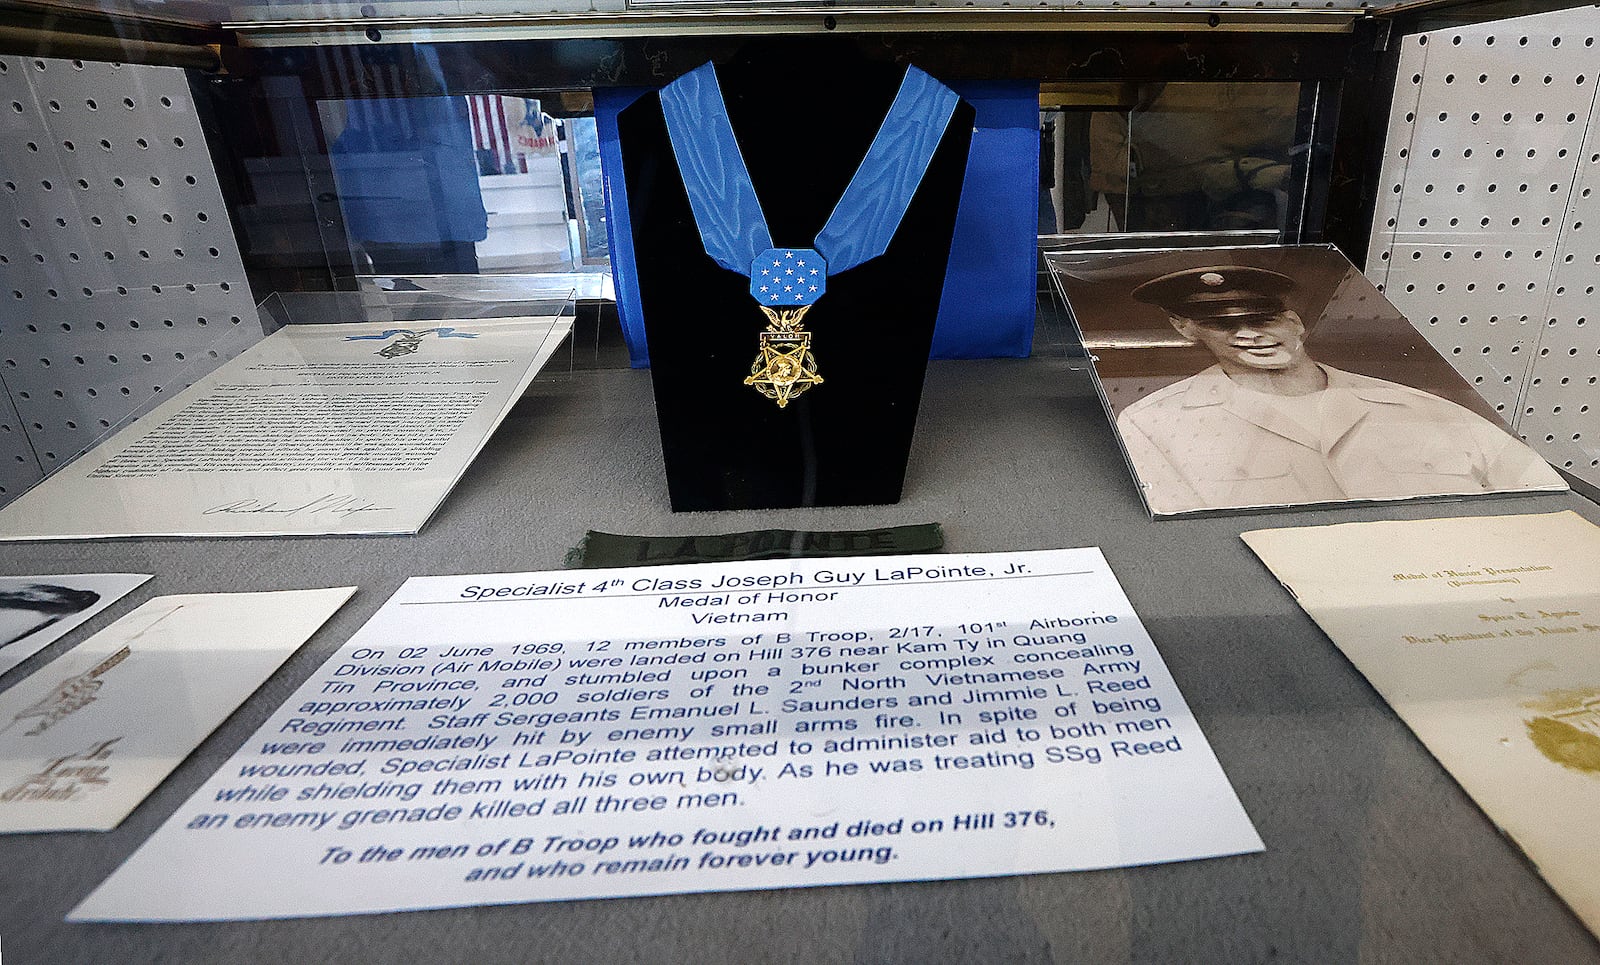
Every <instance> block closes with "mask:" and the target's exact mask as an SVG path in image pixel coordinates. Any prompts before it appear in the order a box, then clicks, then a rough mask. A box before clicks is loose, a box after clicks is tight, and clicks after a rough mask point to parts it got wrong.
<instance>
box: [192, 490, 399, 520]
mask: <svg viewBox="0 0 1600 965" xmlns="http://www.w3.org/2000/svg"><path fill="white" fill-rule="evenodd" d="M393 508H394V507H393V506H380V505H378V504H377V503H375V502H372V501H370V500H366V499H362V498H361V497H359V496H341V495H339V494H338V493H326V494H324V495H321V496H318V497H317V498H316V499H313V500H311V501H310V502H308V503H303V504H301V505H299V506H283V505H280V504H279V502H278V500H276V499H274V500H268V501H262V500H259V499H235V500H233V501H231V502H226V503H221V504H219V505H216V506H212V507H210V508H208V509H204V510H202V511H201V513H200V515H202V516H214V515H216V514H218V513H225V514H229V515H242V516H249V515H255V514H258V513H264V514H268V515H272V516H282V517H284V518H285V519H289V518H291V517H294V516H298V515H300V514H302V513H304V514H305V515H307V516H314V515H316V514H318V513H331V514H332V515H334V516H337V517H339V518H340V519H348V518H349V517H351V516H354V515H356V514H357V513H382V512H388V511H390V510H392V509H393Z"/></svg>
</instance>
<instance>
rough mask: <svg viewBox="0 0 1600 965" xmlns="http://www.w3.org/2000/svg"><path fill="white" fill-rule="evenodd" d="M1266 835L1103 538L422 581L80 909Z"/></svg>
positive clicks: (315, 908) (756, 872)
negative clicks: (1058, 545) (992, 549)
mask: <svg viewBox="0 0 1600 965" xmlns="http://www.w3.org/2000/svg"><path fill="white" fill-rule="evenodd" d="M1260 848H1261V840H1260V839H1259V838H1258V837H1257V836H1256V832H1255V830H1254V828H1252V826H1251V824H1250V820H1249V818H1247V817H1246V816H1245V813H1244V810H1243V808H1242V807H1240V805H1239V801H1238V799H1237V798H1236V797H1235V796H1234V793H1233V789H1232V788H1231V787H1230V786H1229V784H1228V780H1227V778H1226V777H1225V776H1224V775H1223V773H1222V770H1221V768H1220V767H1219V766H1218V765H1217V760H1216V758H1215V757H1214V756H1213V755H1212V753H1211V749H1210V747H1209V746H1208V745H1207V744H1206V739H1205V736H1204V735H1203V734H1201V732H1200V728H1199V727H1198V726H1197V725H1196V723H1195V720H1194V718H1193V716H1191V714H1190V713H1189V709H1188V707H1187V706H1186V705H1185V704H1184V700H1183V695H1182V694H1180V693H1179V692H1178V688H1177V686H1176V685H1175V684H1174V683H1173V680H1172V677H1171V676H1170V675H1169V674H1168V673H1167V668H1166V666H1165V665H1164V664H1163V663H1162V661H1161V655H1160V654H1158V653H1157V652H1156V649H1155V646H1154V645H1153V644H1152V643H1151V642H1150V638H1149V636H1148V635H1146V633H1145V631H1144V628H1143V626H1141V625H1140V623H1139V618H1138V616H1137V615H1136V614H1135V613H1134V612H1133V608H1132V607H1131V606H1129V604H1128V600H1127V598H1126V597H1125V596H1123V593H1122V589H1121V587H1119V586H1118V585H1117V580H1116V578H1115V577H1114V576H1113V575H1112V574H1111V571H1110V569H1109V568H1108V567H1107V566H1106V562H1105V559H1104V558H1103V557H1102V556H1101V555H1100V552H1099V551H1098V550H1093V549H1083V550H1055V551H1048V552H1033V553H999V554H986V555H965V556H959V555H952V556H916V557H912V556H902V557H876V558H872V559H849V558H845V559H831V560H793V561H789V560H777V561H766V562H748V563H708V564H701V565H680V566H661V567H648V568H636V569H615V570H570V571H565V572H560V573H518V574H498V575H492V576H451V577H427V578H418V579H412V580H410V581H408V582H407V583H406V584H405V586H404V587H402V588H401V589H400V591H399V592H398V593H397V594H395V596H394V597H393V598H392V599H390V600H389V601H388V602H387V603H386V604H384V606H383V608H382V609H381V610H379V611H378V613H377V614H376V615H375V616H374V617H373V618H372V620H371V621H370V622H369V623H368V624H367V625H366V626H365V627H363V628H362V629H361V630H360V632H358V633H357V634H356V635H355V637H354V638H352V639H351V640H350V642H349V643H348V644H346V645H345V647H344V648H343V649H341V650H340V651H339V652H338V653H336V654H335V655H334V656H333V657H332V658H330V659H329V660H328V662H327V663H326V664H325V665H324V666H323V668H322V670H321V671H320V672H318V673H316V674H314V675H313V676H312V677H311V678H310V679H309V680H307V681H306V683H305V685H304V686H303V687H301V688H300V690H299V692H298V693H296V694H294V695H293V696H292V697H290V698H289V700H288V701H287V702H286V703H285V704H284V705H283V707H282V708H280V709H279V711H278V712H277V713H276V714H274V715H273V716H272V717H271V719H269V720H268V721H267V723H266V724H265V725H263V726H262V728H261V730H260V731H259V732H258V733H257V734H256V736H255V737H254V738H252V739H251V740H250V741H249V742H248V743H247V744H246V746H245V747H244V748H243V749H242V750H240V752H239V753H238V754H237V755H235V756H234V758H233V759H232V760H230V761H229V762H228V763H227V764H225V765H223V766H222V768H221V769H220V770H218V772H217V773H216V775H215V776H214V777H213V778H212V779H211V781H209V782H208V783H207V784H205V785H204V786H203V787H202V788H201V789H200V790H199V791H198V792H196V793H195V795H194V797H193V798H191V799H190V800H189V802H188V803H187V804H185V805H184V806H183V807H181V808H179V809H178V811H177V812H176V813H175V814H174V815H173V816H172V818H171V819H169V820H168V821H167V823H166V824H165V825H163V826H162V827H161V828H160V829H159V830H158V831H157V832H156V833H155V834H154V835H152V836H151V838H150V840H149V841H147V842H146V843H145V844H144V846H143V847H141V848H140V849H139V851H137V852H136V853H135V854H134V855H133V856H132V857H131V858H129V859H128V861H127V862H126V863H125V864H124V865H123V866H122V867H121V868H120V869H118V871H117V872H116V873H115V874H114V875H112V877H111V878H110V879H108V880H107V881H106V882H105V884H103V885H101V886H100V888H99V889H98V890H96V891H95V892H94V893H93V894H92V895H90V896H89V898H88V899H86V900H85V901H84V903H83V904H82V905H81V906H80V907H78V908H77V909H76V910H74V912H73V914H72V917H73V918H74V919H76V920H81V921H89V920H107V921H111V920H131V921H192V920H215V919H233V918H274V917H292V916H310V915H336V914H352V913H361V912H383V911H397V910H403V909H413V908H443V907H453V906H461V905H485V904H505V903H511V902H524V901H551V900H557V899H566V898H604V897H615V896H623V895H658V894H672V893H680V892H696V891H736V890H744V889H753V888H785V887H803V886H809V885H832V884H847V883H858V882H869V881H915V880H924V879H934V878H963V877H979V876H986V875H1007V874H1025V873H1029V872H1042V871H1066V870H1075V869H1082V868H1105V867H1113V866H1120V865H1135V864H1145V863H1150V862H1158V861H1180V860H1185V859H1189V858H1208V857H1213V856H1217V855H1231V854H1239V853H1242V852H1248V851H1257V850H1260Z"/></svg>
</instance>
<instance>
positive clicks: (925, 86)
mask: <svg viewBox="0 0 1600 965" xmlns="http://www.w3.org/2000/svg"><path fill="white" fill-rule="evenodd" d="M957 100H958V99H957V97H956V94H955V92H954V91H952V90H950V88H948V87H946V86H944V85H943V84H941V83H939V82H938V81H936V80H934V79H933V78H932V77H929V76H928V75H927V74H926V73H924V72H922V71H921V70H918V69H917V68H916V67H907V68H906V75H905V79H904V80H902V81H901V83H900V90H899V91H898V92H897V93H896V94H895V98H894V103H893V104H892V105H890V107H889V113H888V114H887V115H885V116H884V119H883V124H882V126H880V127H879V128H878V133H877V135H876V136H874V137H873V139H872V144H871V146H869V147H868V148H867V153H866V156H865V157H863V158H862V159H861V165H860V166H859V167H858V168H857V169H856V172H855V174H854V175H853V176H852V177H851V179H850V183H849V185H848V186H846V188H845V190H844V194H843V195H841V196H840V198H839V202H838V204H836V205H835V206H834V209H833V213H832V214H830V215H829V216H828V221H827V223H826V224H824V225H823V227H822V230H821V231H820V232H818V234H817V237H816V240H815V241H813V242H812V243H811V247H810V248H774V247H773V244H772V235H771V232H770V231H769V230H768V228H767V219H766V216H765V215H764V214H763V213H762V211H761V201H760V199H758V198H757V197H756V189H755V185H754V184H752V183H751V181H750V172H749V170H748V169H747V168H746V167H745V163H744V155H743V154H742V153H741V152H740V150H739V143H738V141H737V140H736V139H735V138H734V134H733V125H732V123H731V122H730V121H729V120H728V108H727V105H726V104H725V103H724V102H723V99H722V88H721V87H720V86H719V85H718V83H717V73H716V69H715V68H714V67H713V66H712V65H711V64H710V63H706V64H703V65H701V66H700V67H697V68H695V69H694V70H692V71H690V72H689V73H687V74H684V75H683V76H682V77H679V78H678V79H677V80H675V81H673V82H672V83H671V84H668V85H667V86H666V87H664V88H662V90H661V112H662V114H663V116H664V117H665V118H666V122H667V135H668V137H669V138H670V140H671V141H672V152H673V154H674V155H675V156H676V157H677V160H678V171H679V173H680V174H681V176H682V178H683V186H684V189H685V190H686V191H687V193H688V195H689V207H690V209H691V210H692V211H693V213H694V221H695V226H696V227H697V228H699V230H700V239H701V241H702V242H703V243H704V245H705V249H706V254H708V255H710V256H711V258H712V260H714V261H715V262H716V263H717V264H719V265H721V266H722V267H724V268H726V269H728V270H729V271H736V272H738V273H739V274H741V275H745V276H748V277H749V278H750V293H751V295H752V296H754V297H755V298H756V300H757V301H759V302H761V303H762V304H772V305H785V306H792V305H809V304H811V303H812V302H814V301H815V300H816V299H817V298H820V297H821V296H822V293H823V290H825V279H826V276H827V275H829V274H835V275H836V274H838V273H839V272H842V271H847V270H849V269H851V268H854V267H855V266H857V265H859V264H861V263H862V262H864V261H867V260H869V259H872V258H876V257H878V256H879V255H881V254H883V253H884V251H886V250H887V249H888V247H889V241H890V239H892V238H893V237H894V233H895V231H896V229H898V228H899V227H900V221H901V219H902V218H904V217H905V213H906V208H908V207H909V206H910V204H911V198H912V195H914V194H915V193H916V191H917V187H918V185H920V184H921V183H922V177H923V175H924V174H925V173H927V170H928V164H929V162H931V161H932V160H933V152H934V151H935V150H936V149H937V148H938V146H939V140H940V138H942V137H943V136H944V132H945V128H946V127H947V126H949V123H950V117H951V115H952V114H954V113H955V108H956V103H957ZM814 256H820V257H814ZM808 257H809V258H810V259H811V260H809V261H808V260H807V258H808ZM797 272H798V274H797Z"/></svg>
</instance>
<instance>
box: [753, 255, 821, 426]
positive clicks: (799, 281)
mask: <svg viewBox="0 0 1600 965" xmlns="http://www.w3.org/2000/svg"><path fill="white" fill-rule="evenodd" d="M827 281H828V266H827V263H826V262H824V261H823V259H822V256H821V255H819V254H817V252H815V251H813V250H811V249H810V248H769V249H767V250H766V251H763V252H762V253H761V254H759V255H757V256H756V259H755V262H754V263H753V264H752V265H751V267H750V294H751V296H752V297H754V298H755V299H756V301H757V302H759V303H760V304H761V312H762V314H764V315H766V316H767V328H766V331H764V332H762V333H761V354H760V355H757V356H756V360H755V362H753V363H752V364H751V366H750V374H749V375H748V376H746V377H745V380H744V384H745V385H748V386H751V387H753V388H754V389H755V390H756V391H757V392H760V393H761V394H762V395H764V396H766V397H767V398H769V399H771V400H773V401H774V402H776V403H778V408H780V409H781V408H783V407H785V406H787V405H788V404H789V400H790V399H792V398H794V397H795V396H797V395H799V394H801V393H802V392H804V391H806V390H807V389H809V388H811V387H812V386H813V385H821V384H822V376H820V375H818V374H817V359H816V356H814V355H812V354H811V333H810V332H808V331H806V329H805V326H804V325H803V324H801V322H802V320H803V319H804V318H805V316H806V312H807V311H809V310H810V308H811V306H812V305H813V304H815V303H816V301H817V299H818V298H821V297H822V293H823V292H824V291H826V290H827Z"/></svg>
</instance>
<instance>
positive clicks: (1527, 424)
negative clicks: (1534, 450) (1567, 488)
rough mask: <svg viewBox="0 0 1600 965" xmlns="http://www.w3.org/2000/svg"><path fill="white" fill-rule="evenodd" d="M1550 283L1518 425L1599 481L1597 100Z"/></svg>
mask: <svg viewBox="0 0 1600 965" xmlns="http://www.w3.org/2000/svg"><path fill="white" fill-rule="evenodd" d="M1550 281H1551V285H1550V299H1549V301H1548V303H1547V308H1546V313H1545V317H1544V319H1543V321H1544V328H1543V331H1541V332H1540V337H1539V344H1538V351H1537V355H1536V356H1535V358H1534V363H1533V368H1532V372H1531V377H1530V378H1529V380H1528V390H1527V393H1526V395H1525V396H1524V398H1523V400H1522V418H1521V423H1520V428H1521V430H1522V433H1523V434H1524V435H1525V436H1527V438H1528V440H1529V441H1530V442H1532V443H1533V444H1534V445H1536V446H1538V447H1539V451H1540V452H1541V453H1543V454H1544V456H1545V458H1547V459H1549V460H1550V461H1551V462H1552V463H1554V464H1555V465H1557V466H1560V467H1561V468H1563V469H1566V470H1568V471H1570V472H1572V473H1573V474H1574V475H1576V476H1578V477H1579V478H1581V479H1584V480H1586V481H1588V482H1590V483H1593V484H1595V485H1596V486H1600V101H1596V103H1595V105H1594V107H1593V108H1592V109H1591V112H1590V115H1589V131H1588V137H1587V138H1586V139H1585V142H1584V145H1583V151H1582V156H1581V159H1580V160H1579V162H1578V176H1577V181H1576V183H1575V184H1574V186H1573V192H1572V201H1571V204H1570V206H1569V208H1568V211H1567V216H1566V227H1565V228H1564V229H1563V230H1562V236H1561V243H1560V245H1559V246H1558V247H1557V248H1556V257H1555V268H1554V272H1553V273H1552V276H1551V279H1550Z"/></svg>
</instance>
